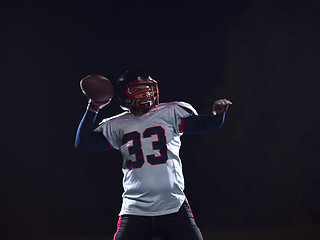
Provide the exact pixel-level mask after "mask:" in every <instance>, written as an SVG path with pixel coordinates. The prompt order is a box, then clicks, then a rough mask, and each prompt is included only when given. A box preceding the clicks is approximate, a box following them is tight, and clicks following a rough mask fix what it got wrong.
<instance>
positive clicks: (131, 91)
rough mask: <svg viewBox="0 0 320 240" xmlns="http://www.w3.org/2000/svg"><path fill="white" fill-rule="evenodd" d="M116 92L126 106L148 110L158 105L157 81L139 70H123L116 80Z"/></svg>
mask: <svg viewBox="0 0 320 240" xmlns="http://www.w3.org/2000/svg"><path fill="white" fill-rule="evenodd" d="M116 93H117V95H118V97H119V99H120V101H121V105H122V106H123V107H126V108H138V109H140V110H144V111H148V110H149V109H150V108H153V107H155V106H157V105H159V89H158V83H157V81H156V80H154V79H152V78H151V77H150V76H149V75H148V74H146V73H144V72H142V71H139V70H134V71H127V72H125V73H124V74H123V75H122V76H121V77H120V78H119V79H118V81H117V84H116Z"/></svg>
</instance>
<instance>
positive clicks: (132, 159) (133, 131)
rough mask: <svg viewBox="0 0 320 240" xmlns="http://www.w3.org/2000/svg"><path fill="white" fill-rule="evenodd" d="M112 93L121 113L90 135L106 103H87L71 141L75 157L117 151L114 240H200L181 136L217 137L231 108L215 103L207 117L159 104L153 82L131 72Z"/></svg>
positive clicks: (184, 107) (223, 102)
mask: <svg viewBox="0 0 320 240" xmlns="http://www.w3.org/2000/svg"><path fill="white" fill-rule="evenodd" d="M115 90H116V95H117V97H118V98H119V100H120V102H121V107H122V108H123V109H124V112H122V113H121V114H119V115H116V116H113V117H110V118H106V119H104V120H103V121H102V122H101V123H100V124H99V126H98V127H96V128H95V129H94V123H95V119H96V117H97V114H98V112H99V110H100V109H101V108H103V107H105V106H106V105H107V104H108V103H109V102H110V100H111V99H109V100H108V101H106V102H104V103H97V102H95V101H93V100H91V99H89V103H88V107H87V111H86V112H85V114H84V116H83V118H82V121H81V122H80V125H79V127H78V131H77V134H76V140H75V147H76V149H78V150H80V151H86V152H104V151H108V150H110V149H117V150H119V151H121V154H122V158H123V167H122V170H123V189H124V192H123V195H122V199H123V202H122V207H121V210H120V213H119V220H118V224H117V230H116V233H115V235H114V240H123V239H126V240H151V239H152V237H153V236H158V237H161V238H163V239H164V240H179V239H181V240H182V239H183V240H189V239H190V240H191V239H192V240H193V239H194V240H200V239H203V238H202V235H201V232H200V230H199V228H198V226H197V225H196V222H195V219H194V217H193V214H192V212H191V208H190V206H189V203H188V201H187V198H186V196H185V194H184V177H183V172H182V162H181V159H180V157H179V149H180V145H181V142H180V136H181V135H182V134H183V133H185V134H200V133H210V132H214V131H217V130H218V129H219V128H220V127H221V125H222V124H223V122H224V118H225V113H226V112H227V110H228V108H229V106H230V105H231V104H232V103H231V102H230V101H229V100H227V99H220V100H217V101H215V102H214V104H213V110H212V113H210V114H208V115H198V113H197V111H196V110H195V109H194V108H193V107H192V106H191V105H190V104H188V103H185V102H167V103H160V102H159V89H158V83H157V81H156V80H154V79H152V77H151V76H150V75H149V74H146V73H144V72H141V71H136V70H135V71H127V72H126V73H124V74H123V75H122V76H121V77H120V78H119V79H118V80H117V83H116V86H115Z"/></svg>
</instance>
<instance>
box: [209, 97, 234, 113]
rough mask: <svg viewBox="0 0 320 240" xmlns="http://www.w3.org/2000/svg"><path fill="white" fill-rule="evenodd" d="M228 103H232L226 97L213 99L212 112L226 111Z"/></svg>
mask: <svg viewBox="0 0 320 240" xmlns="http://www.w3.org/2000/svg"><path fill="white" fill-rule="evenodd" d="M230 105H232V102H231V101H229V100H228V99H219V100H216V101H214V104H213V114H214V115H217V114H221V113H225V112H227V111H228V109H229V106H230Z"/></svg>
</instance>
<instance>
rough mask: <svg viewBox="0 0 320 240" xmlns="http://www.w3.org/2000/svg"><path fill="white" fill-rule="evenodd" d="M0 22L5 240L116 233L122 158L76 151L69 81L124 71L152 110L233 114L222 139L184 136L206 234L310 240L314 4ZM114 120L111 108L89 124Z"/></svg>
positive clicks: (315, 164) (79, 102)
mask: <svg viewBox="0 0 320 240" xmlns="http://www.w3.org/2000/svg"><path fill="white" fill-rule="evenodd" d="M0 9H1V10H0V13H1V21H0V26H1V39H0V43H1V83H2V86H1V90H2V92H3V93H4V94H2V96H3V98H2V99H3V100H2V106H3V108H2V117H1V120H2V121H1V122H2V124H1V127H2V128H1V129H2V130H1V142H2V144H1V150H2V156H1V162H0V164H1V165H0V167H1V168H0V173H1V175H0V180H1V185H0V187H1V199H0V204H1V205H0V226H1V227H0V230H1V232H0V233H1V235H0V237H1V239H21V238H23V239H54V238H55V239H56V238H62V237H65V236H89V235H90V236H93V235H108V234H112V233H113V232H114V231H115V227H116V221H117V214H118V212H119V210H120V205H121V193H122V186H121V179H122V172H121V157H120V154H119V153H118V152H116V151H111V152H109V153H102V154H84V153H80V152H77V151H76V150H75V149H74V146H73V144H74V137H75V132H76V129H77V126H78V124H79V122H80V120H81V118H82V115H83V113H84V111H85V108H86V104H87V99H86V98H85V97H84V95H83V94H82V93H81V91H80V88H79V81H80V80H81V79H82V78H83V77H84V76H87V75H88V74H101V75H104V76H106V77H108V78H109V79H111V80H112V81H114V80H115V79H116V78H117V77H118V76H119V75H120V74H121V73H123V72H124V71H125V70H127V69H129V68H134V67H140V68H143V69H145V70H146V71H148V72H149V73H150V75H151V76H152V77H153V78H155V79H156V80H157V81H158V82H159V88H160V97H161V101H162V102H165V101H174V100H183V101H186V102H189V103H191V104H192V105H193V106H194V107H195V108H196V109H197V110H198V112H199V113H200V114H204V113H208V112H210V110H211V107H212V103H213V101H214V100H215V99H217V98H228V99H230V100H231V101H232V102H233V105H232V107H231V109H230V111H229V112H228V114H227V117H226V121H225V123H224V125H223V126H222V128H221V129H220V130H219V132H217V133H213V134H208V135H201V136H200V135H199V136H198V135H193V136H191V135H189V136H188V135H185V136H183V137H182V141H183V146H182V149H181V157H182V160H183V164H184V174H185V180H186V194H187V196H188V199H189V202H190V203H191V206H192V208H193V212H194V215H195V217H196V219H197V222H198V225H199V226H200V228H201V229H202V230H203V232H204V235H206V234H209V233H210V232H221V231H226V232H231V231H233V229H240V230H241V229H253V230H252V231H253V232H254V231H255V229H274V228H276V229H281V228H289V229H292V231H294V229H300V228H308V227H312V229H313V230H312V234H310V236H309V238H307V237H306V236H305V237H304V238H303V239H316V236H318V237H319V235H320V234H319V227H317V226H319V225H320V205H319V203H320V193H319V186H320V177H319V171H320V164H319V144H320V138H319V123H318V122H319V120H320V113H319V106H318V96H319V89H320V81H319V80H320V79H319V77H320V51H319V50H320V47H319V42H320V33H319V26H320V25H319V23H320V15H319V10H320V4H319V1H317V0H313V1H299V2H296V1H290V2H289V1H288V2H284V1H261V2H258V1H222V2H210V3H207V2H203V1H201V2H200V1H199V2H184V3H180V4H179V3H177V2H170V3H165V2H162V1H155V2H151V1H150V2H148V3H145V2H140V1H139V2H137V1H131V3H127V2H124V1H118V2H116V3H115V2H111V1H87V2H83V1H69V2H64V3H63V4H60V3H58V2H45V1H43V2H35V1H29V2H27V1H26V2H21V3H19V2H9V1H2V2H1V4H0ZM119 112H121V109H120V108H119V107H118V104H117V101H113V102H112V103H111V104H110V105H109V106H108V107H106V108H105V109H103V110H102V111H101V113H100V115H99V117H98V121H99V120H101V119H102V118H104V117H108V116H112V115H114V114H116V113H119ZM314 226H316V227H314ZM290 231H291V230H290ZM290 231H289V232H290ZM266 232H267V231H266ZM289 232H288V234H289ZM309 233H310V231H309ZM208 236H209V235H208ZM208 239H210V237H208ZM224 239H231V238H226V237H225V238H224ZM232 239H233V238H232ZM234 239H239V236H236V237H235V238H234ZM246 239H249V238H248V237H246ZM260 239H262V236H260ZM274 239H276V238H274ZM281 239H287V238H286V237H283V238H281ZM288 239H289V238H288ZM291 239H292V238H291ZM299 239H302V238H299Z"/></svg>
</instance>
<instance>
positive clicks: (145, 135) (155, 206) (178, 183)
mask: <svg viewBox="0 0 320 240" xmlns="http://www.w3.org/2000/svg"><path fill="white" fill-rule="evenodd" d="M192 114H197V112H196V110H194V109H193V107H192V106H191V105H190V104H187V103H184V102H171V103H162V104H160V105H158V106H157V107H154V108H152V109H151V110H149V111H148V112H147V113H145V114H143V115H142V116H134V115H133V114H131V113H128V112H125V113H122V114H119V115H117V116H114V117H111V118H107V119H104V120H103V121H102V122H101V124H100V125H99V126H98V127H97V128H96V129H95V131H97V132H102V134H103V135H104V136H105V138H106V139H107V140H108V141H109V143H110V144H111V145H112V146H113V147H114V148H115V149H118V150H120V151H121V154H122V157H123V175H124V176H123V188H124V193H123V195H122V197H123V203H122V208H121V211H120V214H119V215H123V214H132V215H141V216H158V215H164V214H170V213H174V212H177V211H178V210H179V208H180V206H181V205H182V203H183V202H184V200H185V195H184V192H183V191H184V178H183V174H182V165H181V160H180V158H179V150H180V145H181V142H180V136H181V135H182V129H181V127H182V126H181V125H182V120H181V119H182V118H186V117H189V116H190V115H192Z"/></svg>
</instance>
